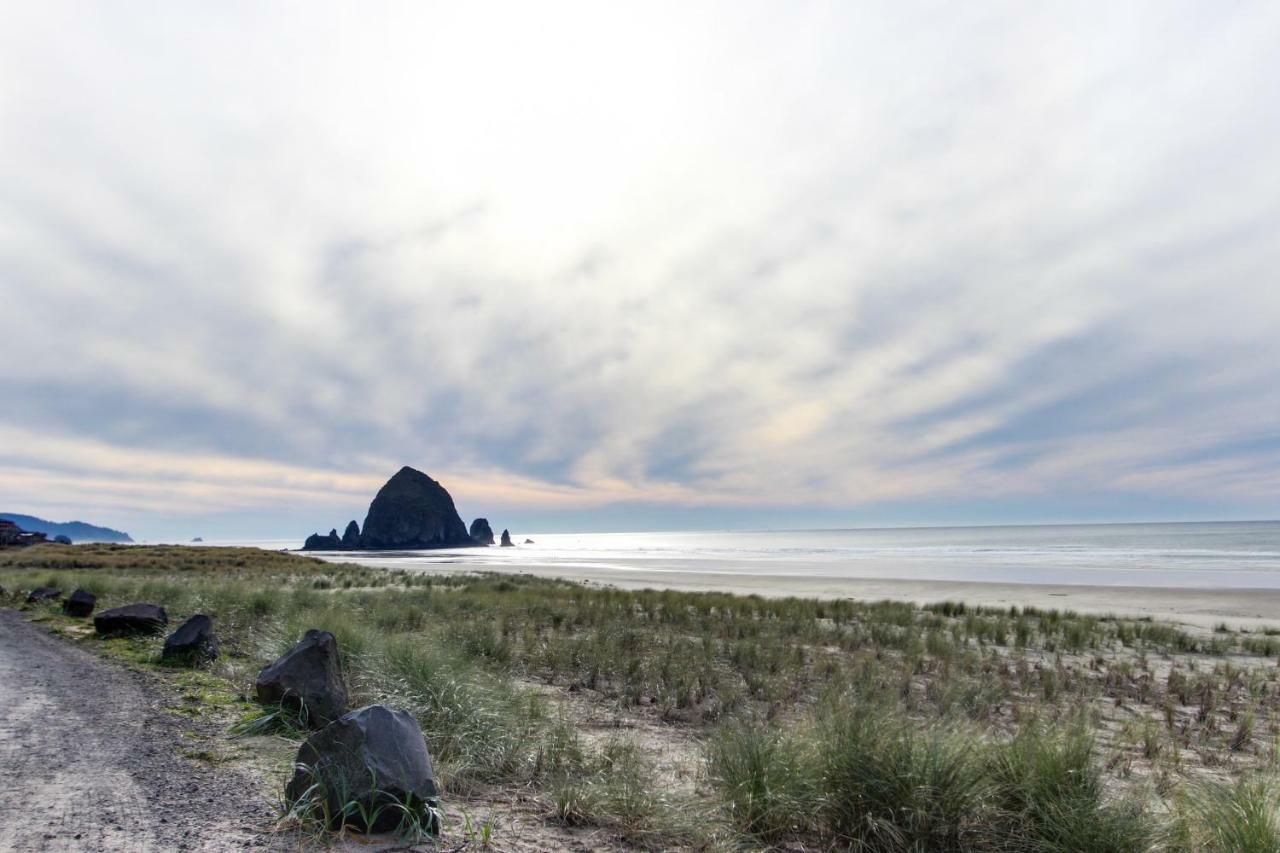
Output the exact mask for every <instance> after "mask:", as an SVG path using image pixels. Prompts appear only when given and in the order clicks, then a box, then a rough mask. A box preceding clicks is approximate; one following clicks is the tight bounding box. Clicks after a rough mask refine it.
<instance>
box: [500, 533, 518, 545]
mask: <svg viewBox="0 0 1280 853" xmlns="http://www.w3.org/2000/svg"><path fill="white" fill-rule="evenodd" d="M515 544H516V543H514V542H512V541H511V532H510V531H508V530H504V531H502V547H503V548H510V547H512V546H513V545H515Z"/></svg>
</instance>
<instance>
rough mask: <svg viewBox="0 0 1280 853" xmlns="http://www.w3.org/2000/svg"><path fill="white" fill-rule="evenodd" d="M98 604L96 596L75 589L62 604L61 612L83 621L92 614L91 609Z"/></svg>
mask: <svg viewBox="0 0 1280 853" xmlns="http://www.w3.org/2000/svg"><path fill="white" fill-rule="evenodd" d="M97 604H98V596H96V595H94V594H93V593H91V592H86V591H85V590H83V589H77V590H76V591H75V592H73V593H71V595H69V596H67V600H66V601H64V602H62V612H63V613H65V614H67V615H68V616H75V617H76V618H78V619H83V618H85V617H86V616H88V615H90V614H91V613H93V608H94V607H95V606H97Z"/></svg>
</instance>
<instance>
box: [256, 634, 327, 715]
mask: <svg viewBox="0 0 1280 853" xmlns="http://www.w3.org/2000/svg"><path fill="white" fill-rule="evenodd" d="M255 686H256V689H257V693H258V701H259V702H261V703H263V704H264V705H270V704H279V705H283V706H285V707H290V708H293V709H295V710H297V711H299V712H300V714H301V715H302V717H303V718H304V719H305V720H306V721H307V724H308V725H310V726H311V727H312V728H320V727H321V726H324V725H327V724H329V723H331V722H333V721H334V720H336V719H338V718H339V717H341V716H342V715H343V714H345V713H346V712H347V685H346V682H345V681H344V680H343V678H342V662H341V661H340V660H339V658H338V641H337V639H336V638H335V637H334V636H333V634H330V633H329V632H328V631H317V630H314V629H312V630H310V631H307V633H306V634H304V635H303V637H302V641H301V642H300V643H298V644H297V645H296V646H294V647H293V648H292V649H290V650H289V651H288V652H286V653H285V654H284V655H282V656H281V657H280V658H278V659H277V660H276V661H275V663H273V664H271V665H270V666H268V667H266V668H264V669H263V670H262V671H261V672H260V673H258V680H257V683H256V685H255Z"/></svg>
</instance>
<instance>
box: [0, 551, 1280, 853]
mask: <svg viewBox="0 0 1280 853" xmlns="http://www.w3.org/2000/svg"><path fill="white" fill-rule="evenodd" d="M38 585H51V586H58V587H59V588H61V589H64V590H70V589H73V588H75V587H76V586H80V587H83V588H85V589H87V590H89V591H90V592H93V593H94V594H95V595H97V596H98V597H99V608H104V609H105V608H107V607H113V606H116V605H119V604H125V603H128V602H131V601H139V600H144V601H154V602H156V603H160V604H163V605H164V606H165V607H166V608H167V609H168V611H169V613H170V617H171V619H173V620H174V624H177V622H178V621H180V620H181V619H184V618H186V617H187V616H189V615H191V614H193V613H196V612H204V613H208V614H210V615H211V616H212V617H213V619H214V623H215V629H216V631H217V633H218V635H219V638H220V640H221V644H222V656H221V657H220V658H219V659H218V660H217V661H216V662H213V663H210V664H205V665H203V666H202V667H201V668H199V669H195V670H168V671H167V672H166V677H167V678H168V679H169V680H170V681H171V682H172V683H173V685H174V689H175V691H176V695H177V697H178V698H177V705H176V707H177V708H178V709H179V710H182V711H183V712H184V713H193V714H194V713H201V711H200V710H199V709H201V708H206V709H213V711H216V712H217V713H223V712H225V713H226V714H228V715H230V717H231V718H233V719H236V720H238V721H239V722H238V723H237V725H236V726H235V729H236V732H237V733H239V734H244V735H252V734H264V733H271V734H275V735H278V736H281V737H286V738H288V739H291V740H298V739H300V738H301V737H302V736H304V735H305V732H306V727H305V724H304V723H303V722H302V721H299V720H294V719H291V718H289V716H288V715H287V714H285V713H281V712H280V711H279V710H278V709H257V708H256V706H255V705H252V704H249V703H245V702H243V701H242V700H241V699H240V698H237V697H241V696H252V695H253V679H254V676H255V675H256V673H257V671H258V669H259V668H260V667H262V666H263V665H265V664H266V663H268V662H270V661H271V660H272V659H274V658H275V657H276V656H278V655H279V654H281V653H282V652H284V651H285V650H287V649H288V648H290V647H291V646H292V645H293V644H294V643H295V642H297V640H298V638H299V637H300V636H301V635H302V633H303V632H304V631H305V630H307V629H309V628H320V629H324V630H329V631H332V632H333V633H334V634H335V636H336V637H337V638H338V642H339V646H340V648H341V651H342V656H343V666H344V670H345V672H346V674H347V679H348V682H349V688H350V693H351V700H352V704H353V706H358V705H361V704H366V703H369V702H386V703H388V704H392V705H394V706H396V707H401V708H404V709H406V710H409V711H410V712H411V713H413V714H414V715H415V716H416V717H417V719H418V720H419V722H420V723H421V724H422V727H423V730H424V733H425V734H426V736H427V739H428V745H429V747H430V749H431V752H432V755H433V758H434V759H435V761H436V764H437V771H438V775H439V777H440V780H441V782H442V783H443V785H444V789H445V793H446V796H450V795H452V796H455V797H456V796H465V797H470V798H476V797H479V798H484V797H486V796H490V795H492V796H495V797H498V798H502V797H512V796H526V795H530V796H533V797H536V798H540V801H541V802H543V803H544V804H545V809H546V814H548V815H550V816H551V819H553V820H556V821H559V822H561V823H564V824H568V825H571V826H584V825H586V826H593V827H598V828H599V829H600V830H601V831H605V832H608V833H611V834H612V835H611V837H618V838H621V839H625V840H627V841H628V843H633V844H642V845H648V846H653V847H668V846H681V845H695V844H703V843H714V844H728V845H731V846H732V845H734V844H738V843H745V844H748V845H761V844H763V845H770V844H779V843H798V844H801V845H806V846H814V847H831V846H835V847H849V848H852V849H860V850H866V851H889V850H1050V851H1054V850H1056V851H1068V850H1094V849H1096V850H1145V849H1168V850H1179V851H1180V850H1190V849H1206V850H1216V849H1232V848H1230V847H1229V846H1228V847H1222V846H1221V844H1222V843H1226V842H1219V841H1214V840H1213V839H1214V838H1216V837H1218V836H1217V835H1212V834H1205V832H1201V831H1200V830H1195V831H1194V832H1193V831H1192V830H1191V829H1189V828H1186V827H1190V826H1191V824H1192V823H1193V821H1192V820H1191V818H1190V817H1189V815H1192V814H1205V815H1207V814H1209V812H1212V814H1213V817H1214V820H1213V821H1209V822H1208V823H1207V824H1206V825H1207V826H1220V827H1221V829H1222V831H1221V833H1219V835H1221V836H1222V837H1223V838H1228V839H1233V838H1234V839H1242V838H1246V837H1261V838H1265V834H1263V835H1258V833H1265V827H1266V826H1273V825H1274V821H1275V811H1274V797H1272V795H1271V793H1270V792H1271V791H1273V790H1274V785H1273V783H1272V782H1271V781H1270V780H1271V778H1272V775H1273V774H1274V773H1275V766H1276V755H1277V727H1278V725H1280V723H1278V719H1280V678H1278V672H1277V666H1276V657H1277V654H1278V653H1280V637H1276V636H1273V634H1274V632H1272V633H1268V632H1266V631H1262V632H1257V633H1253V634H1248V635H1243V634H1238V633H1233V632H1231V631H1230V630H1227V631H1218V632H1200V633H1196V632H1188V631H1186V630H1183V629H1180V628H1176V627H1173V626H1169V625H1164V624H1162V623H1158V622H1154V621H1149V620H1134V619H1119V618H1112V617H1101V616H1091V615H1084V614H1077V613H1072V612H1070V611H1056V610H1042V609H1037V608H1021V609H1019V608H1007V609H1006V608H983V607H973V606H968V605H965V604H964V603H961V602H946V603H942V604H937V605H930V606H927V607H923V608H917V607H914V606H911V605H908V604H903V603H900V602H862V601H852V600H838V601H817V600H808V599H796V598H784V599H766V598H762V597H759V596H734V595H728V594H716V593H683V592H674V591H665V590H638V591H624V590H613V589H594V588H587V587H584V586H580V585H576V584H572V583H567V582H559V581H553V580H542V579H536V578H531V577H526V576H496V575H456V574H447V575H446V574H438V575H435V574H406V573H401V572H391V571H383V570H376V569H369V568H365V567H360V566H355V565H348V564H335V563H325V562H322V561H318V560H314V559H311V558H306V557H301V556H297V555H290V554H281V553H272V552H265V551H257V550H254V549H233V548H183V547H154V548H153V547H139V546H75V547H64V546H56V545H44V546H38V547H35V548H30V549H25V550H21V551H0V586H3V587H4V588H5V589H6V590H8V591H9V593H8V595H7V598H6V599H5V600H3V601H0V604H3V605H6V606H23V604H22V598H21V594H22V591H24V590H27V589H30V588H32V587H34V586H38ZM30 612H31V613H32V614H33V615H37V616H38V617H39V618H41V619H44V620H46V621H47V623H48V624H49V625H51V626H53V627H54V628H55V629H57V630H59V631H62V632H63V633H66V634H68V636H75V637H81V636H82V635H84V634H85V631H86V629H85V625H86V624H87V623H86V622H85V621H84V620H71V619H68V618H67V617H64V616H62V615H61V614H60V613H58V610H57V607H56V605H38V606H34V607H31V608H30ZM78 641H79V642H82V643H84V644H86V645H89V646H90V647H92V648H94V649H96V650H98V651H101V652H104V653H106V654H110V655H112V656H115V657H117V658H119V659H121V660H123V661H125V662H127V663H128V664H129V665H131V666H136V667H147V668H157V667H158V664H159V659H158V652H159V648H160V643H161V641H162V638H158V637H157V638H129V639H112V640H99V639H97V638H95V637H93V636H92V635H91V634H89V635H87V636H83V638H82V639H79V640H78ZM158 671H163V670H158ZM184 697H190V698H189V699H188V698H184ZM583 708H588V709H593V710H591V712H590V714H589V715H590V716H594V717H597V718H602V719H603V718H608V719H614V720H617V721H619V722H620V724H624V725H625V726H632V725H639V724H641V723H643V724H644V725H647V726H650V727H652V726H658V727H661V728H658V729H656V730H655V729H652V728H650V729H648V730H647V731H649V732H651V733H650V734H649V735H646V736H645V737H648V738H654V737H656V738H658V739H659V741H661V739H662V737H664V735H663V731H669V732H672V733H679V732H683V733H689V734H691V735H692V736H693V737H692V738H689V739H685V740H680V739H676V741H674V742H673V743H688V742H692V741H693V740H695V739H696V740H699V741H700V742H701V743H702V748H701V749H700V750H699V749H698V748H688V752H689V761H691V762H693V763H694V764H695V765H700V767H701V775H698V776H697V778H695V779H692V780H684V781H678V782H677V783H675V784H669V783H670V782H671V780H669V779H662V778H661V777H662V774H663V773H669V772H671V771H670V768H666V769H664V768H663V767H662V766H660V765H661V763H662V759H663V758H664V755H663V752H664V750H667V749H669V748H685V747H676V746H672V747H668V746H662V745H658V746H654V745H653V744H650V743H647V742H646V740H645V737H638V736H626V735H621V734H613V735H607V736H602V735H600V734H599V732H598V729H597V731H595V733H592V732H588V731H584V730H583V728H582V726H581V725H580V724H579V723H578V722H577V720H578V719H579V718H580V716H581V715H582V714H583V713H585V712H584V711H583ZM575 709H576V710H575ZM1209 777H1217V778H1233V779H1234V778H1242V779H1248V780H1256V781H1250V782H1248V784H1247V785H1245V783H1241V784H1242V785H1244V787H1239V786H1237V785H1235V783H1232V784H1231V785H1227V786H1225V787H1223V788H1222V789H1221V790H1219V789H1217V788H1213V789H1209V788H1202V787H1201V780H1202V779H1205V778H1209ZM1249 785H1253V786H1255V787H1249ZM1209 790H1212V791H1213V792H1214V793H1212V794H1208V793H1204V791H1209ZM517 792H520V793H518V794H517ZM1188 792H1192V793H1194V794H1195V795H1194V796H1192V793H1188ZM1224 792H1229V795H1228V793H1224ZM1268 804H1270V805H1268ZM1268 809H1270V811H1268ZM1197 810H1198V811H1197ZM1169 815H1177V816H1179V817H1178V818H1177V820H1176V821H1174V820H1173V819H1172V818H1169V819H1168V820H1164V819H1163V818H1162V816H1166V817H1167V816H1169ZM1206 820H1207V818H1206ZM1268 820H1269V821H1271V823H1267V821H1268ZM1170 822H1173V823H1177V824H1178V825H1179V826H1183V827H1184V830H1185V831H1183V832H1182V836H1181V837H1180V838H1181V840H1179V838H1175V834H1176V833H1172V832H1171V833H1161V832H1157V831H1156V830H1155V829H1153V827H1159V826H1161V825H1162V824H1163V823H1170ZM1259 827H1263V829H1259ZM490 831H491V828H490ZM1206 832H1207V831H1206ZM1247 833H1253V835H1246V834H1247ZM1188 839H1190V840H1188ZM1232 843H1235V842H1232ZM1242 843H1243V842H1242ZM1251 843H1252V842H1251ZM1196 844H1198V845H1201V847H1199V848H1197V847H1195V846H1194V845H1196ZM1213 844H1219V846H1218V847H1214V846H1212V845H1213ZM1178 845H1182V846H1178ZM1187 845H1192V846H1187ZM1240 849H1245V850H1248V849H1276V848H1274V847H1273V848H1264V847H1257V848H1254V847H1241V848H1240Z"/></svg>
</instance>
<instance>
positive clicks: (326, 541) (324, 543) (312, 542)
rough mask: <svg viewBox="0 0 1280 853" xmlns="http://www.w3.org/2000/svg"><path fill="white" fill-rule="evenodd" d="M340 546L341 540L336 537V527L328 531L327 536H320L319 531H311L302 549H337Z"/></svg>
mask: <svg viewBox="0 0 1280 853" xmlns="http://www.w3.org/2000/svg"><path fill="white" fill-rule="evenodd" d="M341 548H342V540H341V539H340V538H339V537H338V531H337V529H336V528H335V529H333V530H330V531H329V535H328V536H322V535H321V534H319V533H312V534H311V535H310V536H308V537H307V541H306V542H305V543H304V544H303V546H302V550H304V551H337V550H339V549H341Z"/></svg>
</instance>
